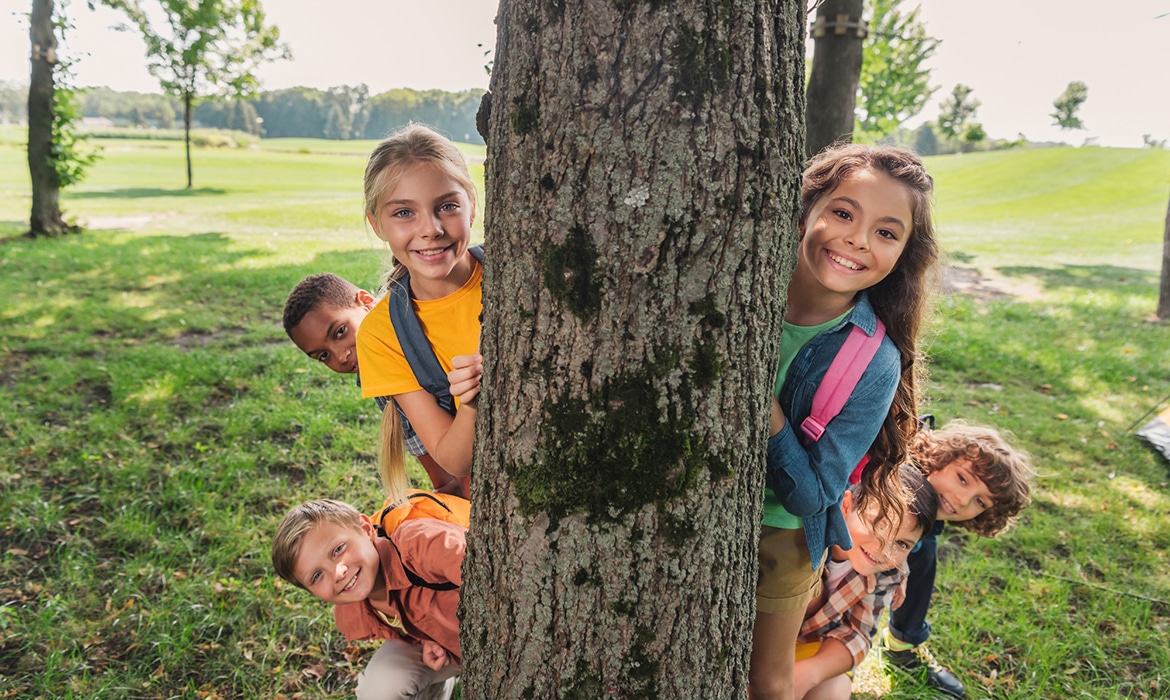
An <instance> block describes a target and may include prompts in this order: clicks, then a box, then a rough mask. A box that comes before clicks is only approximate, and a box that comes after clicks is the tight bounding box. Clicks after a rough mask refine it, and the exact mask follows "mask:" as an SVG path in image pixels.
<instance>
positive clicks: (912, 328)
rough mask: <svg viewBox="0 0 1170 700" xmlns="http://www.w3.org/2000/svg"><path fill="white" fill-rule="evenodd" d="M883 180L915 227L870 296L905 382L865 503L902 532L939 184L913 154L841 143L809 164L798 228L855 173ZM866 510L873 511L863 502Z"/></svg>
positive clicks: (878, 441) (872, 453)
mask: <svg viewBox="0 0 1170 700" xmlns="http://www.w3.org/2000/svg"><path fill="white" fill-rule="evenodd" d="M867 171H868V172H875V173H884V174H886V175H888V176H890V177H892V178H894V179H895V180H897V181H898V182H900V183H902V185H903V187H905V188H906V191H907V192H908V193H909V194H910V209H911V215H912V222H913V223H912V225H911V230H910V237H909V239H908V240H907V241H906V247H905V248H904V249H903V250H902V255H901V256H900V257H899V258H898V262H897V263H896V264H895V265H894V269H893V270H891V271H890V274H888V275H886V277H885V278H884V279H882V280H881V281H880V282H878V283H877V284H875V285H874V286H872V287H870V288H869V289H867V290H865V291H866V294H867V295H868V296H869V301H870V304H872V305H873V309H874V312H875V313H876V314H877V316H878V318H880V319H881V320H882V323H884V324H885V326H886V335H887V336H888V337H889V338H890V340H892V341H893V343H894V346H895V347H897V348H898V352H899V353H901V356H902V368H901V376H900V377H899V380H898V388H897V390H896V391H895V393H894V402H893V404H891V406H890V410H889V413H887V414H886V419H885V422H884V423H883V425H882V427H881V429H880V430H879V431H878V435H877V437H876V438H875V439H874V443H873V446H872V447H871V448H870V450H869V458H870V463H869V464H868V465H867V466H866V468H865V470H864V471H863V472H862V477H861V478H862V485H863V488H862V494H863V498H862V500H863V501H864V500H872V501H875V502H876V503H877V504H878V507H879V515H878V520H879V521H882V520H888V521H890V522H891V523H892V524H893V528H891V531H894V532H896V531H897V530H898V528H899V527H901V525H900V520H901V518H900V514H901V512H902V511H903V510H904V504H905V503H906V502H907V498H908V494H907V493H906V490H905V489H904V488H903V487H902V484H901V479H900V478H899V476H898V468H899V465H901V464H902V463H903V462H904V461H906V457H907V447H908V444H909V441H910V439H911V438H912V437H913V436H914V434H915V433H916V432H917V430H918V385H919V383H920V382H921V381H923V380H924V379H925V374H926V367H925V363H924V358H923V357H922V355H921V353H920V351H919V349H918V334H919V331H920V330H921V328H922V324H923V321H924V319H925V317H926V314H927V311H928V310H929V299H930V294H929V292H930V290H931V288H932V287H934V286H935V285H937V271H936V263H937V262H938V257H939V250H938V241H937V240H936V239H935V234H934V220H933V218H932V217H931V212H930V207H931V196H932V194H933V192H934V179H933V178H931V177H930V175H928V174H927V172H926V168H925V166H923V164H922V160H921V159H920V158H919V157H918V156H917V155H915V154H914V153H912V152H910V151H907V150H905V149H901V148H893V147H888V146H877V147H875V146H865V145H861V144H843V145H833V146H829V147H828V148H826V149H825V150H823V151H821V152H820V153H818V154H817V155H816V156H814V157H813V159H812V160H811V161H809V164H808V168H806V169H805V172H804V182H803V186H802V188H801V205H802V207H801V215H800V228H801V229H802V230H803V229H804V227H805V225H806V224H807V223H808V222H807V219H808V214H809V212H810V211H811V210H812V207H813V205H814V204H815V203H816V202H817V200H819V199H820V198H821V197H824V196H827V195H829V194H830V193H831V192H833V190H835V189H836V188H837V186H838V185H839V184H841V181H842V180H844V179H845V178H847V177H849V176H850V175H851V174H852V173H856V172H867ZM858 505H859V506H861V507H863V508H864V507H866V505H867V504H865V503H859V504H858Z"/></svg>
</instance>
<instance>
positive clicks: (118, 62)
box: [0, 0, 1170, 148]
mask: <svg viewBox="0 0 1170 700" xmlns="http://www.w3.org/2000/svg"><path fill="white" fill-rule="evenodd" d="M59 1H60V0H59ZM916 4H917V2H916V1H915V0H903V7H904V8H912V7H914V6H915V5H916ZM30 6H31V5H30V0H0V80H4V81H8V82H13V81H17V82H20V83H27V81H28V50H29V46H28V23H27V18H26V16H25V15H26V13H27V12H28V10H29V7H30ZM264 7H265V9H266V10H267V12H268V18H269V21H270V22H272V23H274V24H276V25H277V26H278V27H279V28H280V32H281V36H282V38H283V39H284V41H286V42H287V43H288V44H289V45H290V46H291V48H292V52H293V60H292V61H287V62H280V63H277V64H270V65H267V66H264V67H263V68H262V69H261V70H260V72H259V76H260V78H261V80H262V83H263V87H264V88H265V89H280V88H287V87H294V86H299V85H303V86H308V87H316V88H322V89H325V88H329V87H332V86H336V85H357V84H359V83H365V84H366V85H368V86H369V88H370V92H371V94H377V93H380V92H383V91H385V90H389V89H391V88H397V87H409V88H415V89H431V88H437V89H442V90H465V89H468V88H484V89H486V88H487V86H488V75H487V71H486V70H485V69H484V64H485V63H487V62H488V61H490V60H491V53H490V52H491V50H492V49H493V47H494V45H495V34H496V30H495V24H494V17H495V10H496V7H497V2H496V1H495V0H426V2H418V1H417V0H330V1H329V2H321V0H264ZM322 8H328V14H327V15H325V14H324V13H323V10H322ZM70 14H71V16H72V17H73V18H74V22H75V24H76V29H74V30H73V31H72V32H71V33H70V34H69V35H68V37H67V40H68V48H69V51H70V52H71V53H72V54H73V55H74V56H76V57H78V58H79V59H80V60H79V62H78V63H77V65H76V66H75V73H76V76H77V81H76V82H77V84H78V85H80V86H88V85H94V86H96V85H105V86H108V87H111V88H114V89H116V90H136V91H139V92H158V85H157V83H156V82H155V80H154V79H153V78H152V77H151V76H150V74H149V73H147V71H146V68H145V67H144V61H143V48H142V42H141V40H140V39H138V38H136V37H135V36H134V35H133V34H132V33H118V32H113V31H111V30H110V29H109V27H110V26H111V25H113V24H115V23H117V21H118V17H117V15H116V14H115V13H114V12H113V11H111V10H106V9H99V10H96V11H91V10H89V9H87V8H86V6H85V3H82V2H79V1H78V0H73V1H72V5H71V7H70ZM922 19H923V20H924V22H925V24H926V29H927V32H928V33H929V34H930V35H931V36H933V37H935V38H937V39H940V40H941V41H942V43H941V45H940V46H939V48H938V50H937V51H936V53H935V55H934V56H933V57H932V59H931V60H930V62H929V63H928V64H927V65H928V66H929V67H930V68H931V84H932V85H933V86H936V87H938V90H937V91H936V92H935V93H934V96H933V98H932V99H931V102H930V103H929V104H928V105H927V108H926V109H925V110H924V111H923V113H922V114H921V115H920V116H918V117H916V118H914V119H912V120H910V121H909V122H908V123H907V125H908V126H916V125H917V124H919V123H921V122H922V121H924V120H927V119H933V118H935V117H936V116H937V114H938V104H939V102H941V101H942V99H944V98H945V97H946V96H947V95H948V94H949V93H950V91H951V89H952V88H953V87H954V86H955V84H956V83H963V84H965V85H967V86H969V87H971V88H973V90H974V92H973V93H972V94H973V96H974V97H975V98H976V99H978V100H979V101H980V103H981V106H980V108H979V110H978V112H977V114H976V119H977V120H978V121H980V122H981V123H982V124H983V126H984V129H985V130H986V131H987V133H988V134H989V135H990V136H991V137H993V138H1009V139H1010V138H1016V136H1017V134H1020V133H1022V134H1024V135H1025V136H1027V137H1028V138H1029V139H1030V140H1032V141H1064V142H1067V143H1070V144H1073V145H1081V144H1083V143H1086V142H1089V143H1096V144H1098V145H1102V146H1125V147H1135V148H1136V147H1140V146H1141V145H1142V136H1143V134H1151V135H1152V136H1153V137H1154V138H1156V139H1159V140H1161V139H1165V140H1168V141H1170V0H1113V2H1110V3H1105V4H1103V3H1100V2H1088V1H1087V0H980V2H977V3H975V2H959V1H958V0H926V1H925V2H923V3H922ZM1074 80H1080V81H1082V82H1084V83H1085V84H1086V85H1088V89H1089V90H1088V100H1087V101H1086V102H1085V104H1084V106H1083V107H1082V108H1081V112H1080V117H1081V119H1082V121H1083V122H1084V124H1085V129H1083V130H1074V131H1065V132H1062V131H1061V130H1060V129H1059V128H1058V127H1056V126H1054V125H1053V124H1052V121H1053V120H1052V117H1051V116H1050V114H1051V112H1052V111H1053V105H1052V102H1053V100H1055V99H1056V98H1057V96H1058V95H1060V94H1061V93H1062V92H1063V91H1064V89H1065V87H1066V86H1067V85H1068V83H1069V82H1071V81H1074Z"/></svg>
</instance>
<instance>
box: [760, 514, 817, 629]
mask: <svg viewBox="0 0 1170 700" xmlns="http://www.w3.org/2000/svg"><path fill="white" fill-rule="evenodd" d="M823 562H824V558H823V557H822V558H821V561H820V562H817V568H815V569H814V568H813V566H812V559H810V558H809V555H808V542H807V541H806V540H805V539H804V530H803V529H800V530H786V529H783V528H778V527H771V526H769V525H764V526H763V527H761V528H760V571H759V578H758V579H757V581H756V611H757V612H762V613H773V614H775V613H784V612H790V611H792V610H804V608H806V607H808V604H809V602H810V601H811V600H812V599H813V598H815V597H816V596H817V594H818V593H820V591H821V564H822V563H823Z"/></svg>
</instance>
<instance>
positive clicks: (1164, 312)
mask: <svg viewBox="0 0 1170 700" xmlns="http://www.w3.org/2000/svg"><path fill="white" fill-rule="evenodd" d="M1158 318H1160V319H1162V320H1163V321H1165V320H1166V319H1170V204H1167V205H1166V228H1165V231H1164V232H1163V233H1162V283H1161V284H1160V285H1159V286H1158Z"/></svg>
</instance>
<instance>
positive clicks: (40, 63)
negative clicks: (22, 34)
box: [28, 0, 70, 236]
mask: <svg viewBox="0 0 1170 700" xmlns="http://www.w3.org/2000/svg"><path fill="white" fill-rule="evenodd" d="M28 33H29V39H30V42H31V44H32V53H31V56H30V63H31V66H30V73H29V87H28V173H29V177H30V179H31V180H32V211H31V213H30V214H29V229H30V231H29V233H30V234H31V235H33V236H56V235H60V234H62V233H65V232H67V231H69V230H70V227H69V225H68V224H66V223H65V220H64V218H63V217H62V216H61V204H60V198H61V183H60V179H59V178H58V177H57V169H56V168H55V167H54V166H53V119H54V116H53V66H54V65H55V64H56V63H57V37H56V36H55V35H54V33H53V0H33V4H32V14H31V15H30V17H29V32H28Z"/></svg>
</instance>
